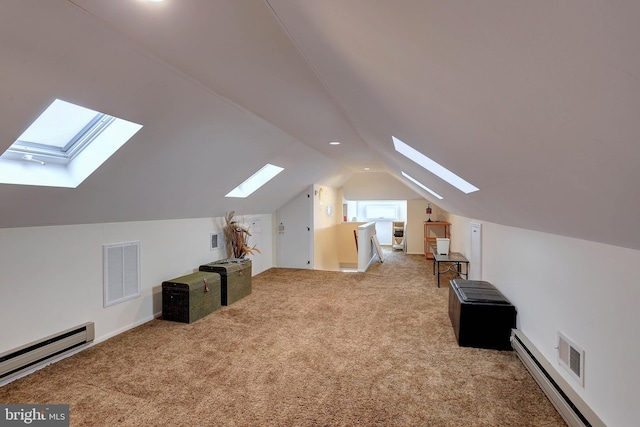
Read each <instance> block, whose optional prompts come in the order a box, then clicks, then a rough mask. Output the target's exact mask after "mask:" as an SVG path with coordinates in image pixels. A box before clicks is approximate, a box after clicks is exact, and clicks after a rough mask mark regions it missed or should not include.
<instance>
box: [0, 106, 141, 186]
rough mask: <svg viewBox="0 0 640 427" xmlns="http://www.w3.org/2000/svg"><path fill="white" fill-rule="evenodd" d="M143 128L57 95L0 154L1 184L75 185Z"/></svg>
mask: <svg viewBox="0 0 640 427" xmlns="http://www.w3.org/2000/svg"><path fill="white" fill-rule="evenodd" d="M141 128H142V125H139V124H136V123H132V122H128V121H126V120H122V119H119V118H117V117H113V116H110V115H107V114H103V113H100V112H98V111H94V110H90V109H88V108H85V107H81V106H79V105H75V104H72V103H69V102H66V101H62V100H60V99H56V100H55V101H53V102H52V103H51V105H49V107H47V109H46V110H45V111H44V112H43V113H42V114H41V115H40V116H39V117H38V118H37V119H36V120H35V121H34V122H33V123H32V124H31V125H30V126H29V127H28V128H27V129H26V130H25V131H24V132H23V133H22V134H21V135H20V136H19V137H18V139H17V140H16V141H15V142H14V143H13V144H11V146H10V147H9V148H8V149H7V151H5V152H4V154H2V156H0V183H4V184H21V185H37V186H49V187H68V188H75V187H77V186H78V185H80V183H81V182H82V181H84V180H85V179H86V178H87V177H88V176H89V175H91V174H92V173H93V172H94V171H95V170H96V169H97V168H98V167H99V166H100V165H101V164H102V163H104V162H105V161H106V160H107V159H108V158H109V157H110V156H111V155H112V154H113V153H115V152H116V151H117V150H118V149H119V148H120V147H122V146H123V145H124V144H125V143H126V142H127V141H128V140H129V139H130V138H131V137H132V136H133V135H134V134H135V133H136V132H138V130H140V129H141Z"/></svg>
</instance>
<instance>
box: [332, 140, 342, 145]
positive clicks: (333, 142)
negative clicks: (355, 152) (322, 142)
mask: <svg viewBox="0 0 640 427" xmlns="http://www.w3.org/2000/svg"><path fill="white" fill-rule="evenodd" d="M329 145H340V141H331V142H330V143H329Z"/></svg>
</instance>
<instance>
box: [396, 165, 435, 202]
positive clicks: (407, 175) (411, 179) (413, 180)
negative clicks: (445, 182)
mask: <svg viewBox="0 0 640 427" xmlns="http://www.w3.org/2000/svg"><path fill="white" fill-rule="evenodd" d="M401 173H402V176H404V177H405V178H407V179H408V180H409V181H411V182H413V183H414V184H416V185H417V186H418V187H420V188H422V189H424V190H426V191H428V192H429V193H431V194H433V195H434V196H436V197H437V198H438V199H440V200H442V198H443V197H442V196H441V195H439V194H438V193H436V192H435V191H433V190H432V189H430V188H429V187H427V186H426V185H424V184H423V183H421V182H420V181H418V180H417V179H415V178H413V177H412V176H410V175H409V174H407V173H406V172H405V171H401Z"/></svg>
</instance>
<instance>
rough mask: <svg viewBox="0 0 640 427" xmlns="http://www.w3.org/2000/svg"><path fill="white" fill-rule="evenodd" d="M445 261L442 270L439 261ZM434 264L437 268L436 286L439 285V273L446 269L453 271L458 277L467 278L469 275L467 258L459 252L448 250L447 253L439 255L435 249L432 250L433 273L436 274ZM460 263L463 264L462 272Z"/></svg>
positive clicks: (446, 270)
mask: <svg viewBox="0 0 640 427" xmlns="http://www.w3.org/2000/svg"><path fill="white" fill-rule="evenodd" d="M441 262H446V263H448V264H449V265H446V266H445V268H444V270H441V269H440V263H441ZM436 264H437V270H438V287H440V275H441V274H443V273H446V272H448V271H455V272H456V273H457V274H458V276H459V277H463V276H464V278H465V279H467V278H468V277H469V260H468V259H466V258H465V257H464V256H463V255H462V254H461V253H459V252H449V254H448V255H440V254H439V253H437V252H436V251H434V252H433V274H436ZM462 264H464V266H465V268H464V273H463V272H462Z"/></svg>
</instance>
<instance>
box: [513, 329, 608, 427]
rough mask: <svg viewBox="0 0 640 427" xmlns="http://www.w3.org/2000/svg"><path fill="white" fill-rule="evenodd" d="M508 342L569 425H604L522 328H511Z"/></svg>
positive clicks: (573, 426)
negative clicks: (509, 341)
mask: <svg viewBox="0 0 640 427" xmlns="http://www.w3.org/2000/svg"><path fill="white" fill-rule="evenodd" d="M511 346H512V347H513V349H514V350H515V352H516V354H517V355H518V357H519V358H520V360H522V363H523V364H524V366H525V367H526V368H527V369H528V370H529V372H530V373H531V375H532V376H533V378H534V379H535V380H536V382H537V383H538V384H539V385H540V388H542V391H544V393H545V394H546V395H547V397H548V398H549V400H550V401H551V403H553V406H555V407H556V409H557V410H558V412H559V413H560V415H562V418H564V420H565V421H566V422H567V424H568V425H569V426H570V427H606V426H605V424H604V423H603V422H602V421H601V420H600V418H598V416H597V415H596V414H595V413H594V412H593V411H592V410H591V408H589V406H587V404H586V403H585V402H584V401H583V400H582V398H581V397H580V396H579V395H578V394H577V393H576V392H575V391H574V390H573V388H571V386H570V385H569V383H568V382H567V381H566V380H565V379H564V378H563V377H562V376H561V375H560V374H559V373H558V372H557V371H556V370H555V368H554V367H553V366H552V365H551V363H549V362H548V361H547V359H545V358H544V356H543V355H542V353H540V352H539V351H538V349H537V348H536V347H535V346H534V345H533V344H532V343H531V341H529V339H528V338H527V337H526V336H525V335H524V334H523V333H522V331H520V330H518V329H513V330H512V332H511Z"/></svg>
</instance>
